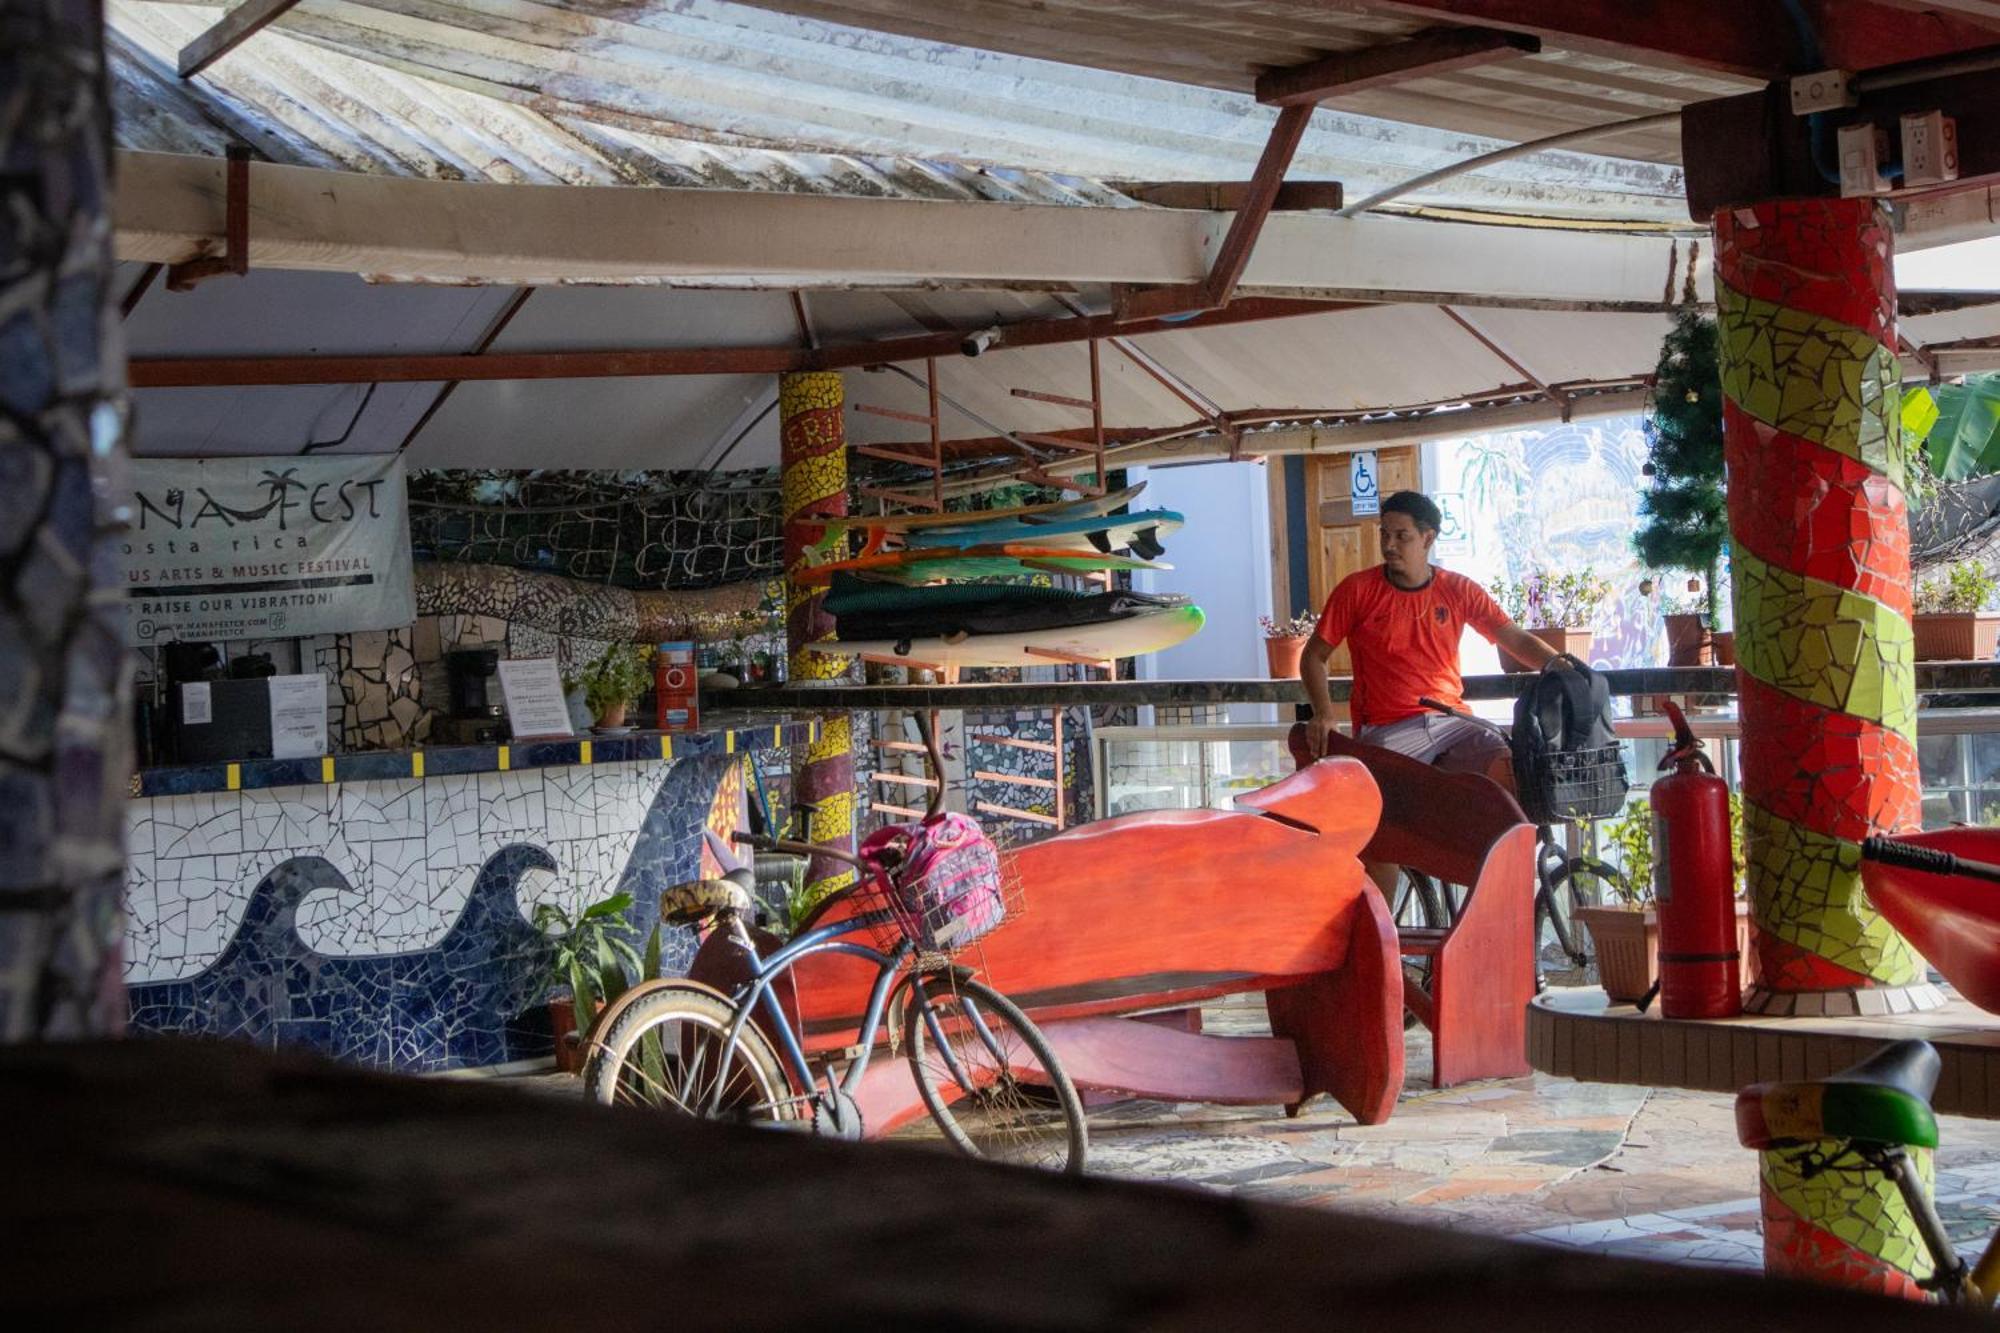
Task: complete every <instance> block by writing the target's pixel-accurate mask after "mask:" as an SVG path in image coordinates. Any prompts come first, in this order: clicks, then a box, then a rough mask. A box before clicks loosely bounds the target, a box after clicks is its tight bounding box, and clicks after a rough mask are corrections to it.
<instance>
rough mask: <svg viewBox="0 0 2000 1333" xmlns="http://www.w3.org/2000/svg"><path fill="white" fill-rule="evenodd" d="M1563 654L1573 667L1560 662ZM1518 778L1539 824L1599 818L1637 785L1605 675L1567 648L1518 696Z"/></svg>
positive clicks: (1515, 740) (1525, 802) (1515, 737)
mask: <svg viewBox="0 0 2000 1333" xmlns="http://www.w3.org/2000/svg"><path fill="white" fill-rule="evenodd" d="M1557 661H1561V662H1566V663H1568V664H1569V670H1567V671H1558V670H1556V669H1555V663H1556V662H1557ZM1513 749H1514V783H1515V786H1516V787H1518V788H1519V789H1520V796H1521V808H1522V809H1523V810H1524V811H1526V812H1527V815H1528V817H1529V818H1530V819H1532V820H1534V821H1535V822H1536V823H1538V824H1544V823H1552V822H1558V821H1563V820H1571V819H1600V818H1603V817H1605V816H1608V815H1615V814H1617V813H1618V812H1619V811H1620V810H1622V809H1624V808H1625V793H1626V791H1627V790H1628V789H1629V788H1630V786H1631V784H1630V783H1629V782H1627V781H1626V778H1625V756H1624V753H1623V751H1621V750H1620V749H1619V746H1618V733H1617V731H1616V729H1615V728H1614V727H1613V725H1612V718H1611V689H1610V686H1608V685H1607V684H1606V683H1605V680H1604V677H1603V676H1601V675H1599V674H1598V673H1597V672H1595V671H1592V670H1591V669H1590V668H1589V667H1587V666H1585V665H1584V664H1583V663H1582V662H1579V661H1578V660H1577V659H1576V658H1574V657H1571V656H1570V655H1569V654H1567V653H1564V654H1563V655H1562V656H1561V657H1559V658H1556V659H1553V660H1551V661H1550V662H1549V664H1548V665H1546V666H1544V667H1543V668H1542V669H1541V672H1540V673H1539V674H1538V675H1536V677H1535V679H1534V681H1533V682H1532V683H1531V684H1530V685H1529V686H1528V690H1527V693H1525V694H1523V695H1522V696H1521V697H1520V698H1519V699H1517V700H1515V702H1514V734H1513Z"/></svg>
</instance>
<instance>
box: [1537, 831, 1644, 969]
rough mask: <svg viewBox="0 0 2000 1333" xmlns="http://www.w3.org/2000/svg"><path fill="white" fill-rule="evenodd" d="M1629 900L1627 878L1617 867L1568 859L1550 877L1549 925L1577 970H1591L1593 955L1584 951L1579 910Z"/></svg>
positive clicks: (1579, 857) (1588, 859) (1586, 859)
mask: <svg viewBox="0 0 2000 1333" xmlns="http://www.w3.org/2000/svg"><path fill="white" fill-rule="evenodd" d="M1630 896H1631V895H1630V894H1629V893H1628V892H1627V890H1626V886H1625V876H1624V874H1623V873H1622V872H1620V871H1619V869H1618V868H1617V867H1616V866H1612V865H1607V864H1606V863H1605V862H1603V861H1599V860H1596V859H1594V858H1592V857H1588V856H1572V857H1569V858H1568V859H1567V860H1565V861H1564V862H1563V863H1562V864H1561V865H1560V866H1557V867H1555V868H1554V870H1553V871H1552V872H1551V873H1550V875H1549V892H1548V900H1549V901H1548V906H1549V909H1550V911H1549V924H1550V925H1551V926H1553V927H1554V929H1555V932H1556V942H1557V944H1559V945H1561V946H1562V951H1563V952H1564V953H1566V954H1568V955H1569V957H1570V960H1571V961H1572V962H1574V963H1575V964H1576V965H1577V966H1578V967H1587V966H1589V964H1590V954H1589V953H1588V952H1586V951H1585V949H1584V947H1583V935H1582V932H1581V931H1579V930H1578V929H1577V921H1576V909H1577V908H1579V907H1600V906H1602V905H1604V904H1606V903H1614V902H1626V901H1628V900H1629V899H1630Z"/></svg>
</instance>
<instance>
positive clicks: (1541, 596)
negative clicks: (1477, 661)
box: [1487, 567, 1611, 671]
mask: <svg viewBox="0 0 2000 1333" xmlns="http://www.w3.org/2000/svg"><path fill="white" fill-rule="evenodd" d="M1487 591H1489V592H1491V593H1492V594H1493V599H1494V600H1495V601H1496V602H1498V603H1499V604H1500V609H1501V610H1503V611H1505V612H1506V613H1507V617H1508V619H1510V620H1512V621H1514V622H1515V623H1516V624H1519V625H1521V626H1522V627H1523V628H1525V629H1526V630H1527V631H1528V632H1529V633H1530V634H1532V635H1534V636H1535V637H1536V638H1538V639H1540V640H1541V641H1542V642H1543V643H1546V644H1547V645H1548V646H1549V647H1551V648H1553V649H1555V650H1556V651H1557V652H1559V653H1569V654H1571V655H1572V656H1574V657H1576V658H1578V659H1580V660H1582V661H1586V662H1587V661H1589V660H1590V645H1591V642H1592V640H1594V639H1595V638H1596V632H1595V631H1594V630H1593V629H1592V628H1591V624H1592V622H1593V621H1595V620H1596V619H1597V613H1598V611H1599V610H1600V609H1601V608H1602V607H1603V605H1604V603H1605V601H1606V600H1607V599H1608V598H1609V597H1610V596H1611V585H1610V584H1609V583H1607V582H1606V581H1605V580H1604V579H1603V578H1601V577H1600V576H1599V575H1598V573H1597V571H1596V570H1594V569H1590V568H1588V567H1586V568H1584V569H1581V570H1576V571H1574V572H1571V573H1567V574H1554V573H1550V572H1549V571H1548V570H1545V569H1538V570H1536V571H1534V572H1533V573H1532V574H1530V575H1528V577H1527V578H1526V579H1524V580H1522V581H1521V582H1519V583H1513V582H1509V581H1507V580H1505V579H1502V580H1500V581H1499V582H1497V583H1494V584H1492V585H1490V586H1489V587H1488V589H1487ZM1500 664H1501V665H1502V666H1503V667H1505V668H1506V669H1507V670H1509V671H1526V670H1528V669H1529V667H1528V664H1527V663H1525V662H1522V661H1519V660H1517V659H1516V658H1515V657H1514V656H1513V654H1511V653H1509V652H1507V651H1506V650H1505V649H1502V650H1501V653H1500Z"/></svg>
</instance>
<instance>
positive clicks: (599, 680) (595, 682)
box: [563, 643, 653, 730]
mask: <svg viewBox="0 0 2000 1333" xmlns="http://www.w3.org/2000/svg"><path fill="white" fill-rule="evenodd" d="M652 663H653V647H652V645H651V644H644V643H613V644H607V645H606V646H605V649H604V651H603V652H601V653H599V654H598V655H597V656H596V657H594V658H592V659H591V660H590V661H589V662H587V663H585V664H584V665H583V666H582V667H579V668H578V669H577V670H576V671H575V672H574V673H573V674H572V675H570V676H568V677H566V678H565V679H564V680H563V688H564V689H577V688H579V687H580V688H581V689H582V690H583V697H584V701H585V702H586V703H587V704H588V705H589V706H590V713H591V716H592V717H593V718H595V719H596V724H597V728H598V729H599V730H611V729H613V728H617V727H622V726H624V725H625V712H626V710H627V709H629V708H630V707H631V706H632V704H633V702H634V701H635V700H636V699H638V697H639V696H640V695H641V694H643V693H645V691H646V687H647V686H648V685H650V684H652V682H653V665H652Z"/></svg>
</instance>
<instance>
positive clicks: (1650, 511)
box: [1632, 309, 1729, 616]
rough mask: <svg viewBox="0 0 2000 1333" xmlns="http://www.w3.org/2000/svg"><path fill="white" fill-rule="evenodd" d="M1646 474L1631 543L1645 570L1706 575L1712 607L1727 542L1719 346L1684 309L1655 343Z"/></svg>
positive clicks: (1709, 323)
mask: <svg viewBox="0 0 2000 1333" xmlns="http://www.w3.org/2000/svg"><path fill="white" fill-rule="evenodd" d="M1646 443H1647V450H1646V467H1645V473H1646V476H1647V477H1649V478H1650V479H1651V481H1650V484H1649V485H1648V486H1647V489H1646V491H1645V492H1644V494H1642V495H1641V496H1640V497H1639V513H1640V516H1641V523H1640V527H1639V530H1638V532H1636V533H1635V534H1634V535H1633V538H1632V546H1633V549H1635V550H1636V551H1637V552H1638V553H1639V559H1640V560H1642V561H1644V562H1645V564H1646V567H1647V568H1649V569H1692V570H1697V571H1700V572H1701V573H1704V574H1706V575H1707V584H1706V586H1707V589H1708V599H1707V605H1706V606H1705V607H1704V608H1703V609H1704V610H1706V611H1707V612H1708V613H1709V615H1710V616H1713V615H1714V614H1715V612H1716V610H1717V603H1716V598H1717V584H1718V582H1719V580H1718V578H1717V574H1718V573H1719V571H1720V568H1721V564H1722V553H1723V550H1724V548H1725V547H1726V546H1727V545H1728V542H1729V507H1728V504H1727V501H1726V499H1725V497H1724V494H1723V472H1724V466H1723V448H1722V373H1721V345H1720V341H1719V339H1718V338H1717V335H1716V326H1715V321H1714V320H1712V319H1708V318H1705V317H1703V316H1702V315H1701V314H1699V313H1698V312H1696V311H1694V310H1692V309H1688V310H1683V311H1682V312H1681V313H1680V314H1679V316H1677V317H1676V318H1675V320H1674V327H1673V328H1672V330H1671V331H1669V332H1668V334H1667V336H1666V338H1665V340H1664V341H1663V342H1662V343H1661V344H1660V360H1659V364H1658V365H1657V366H1656V367H1655V368H1654V381H1653V399H1652V403H1651V404H1650V406H1649V407H1648V410H1647V414H1646Z"/></svg>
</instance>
